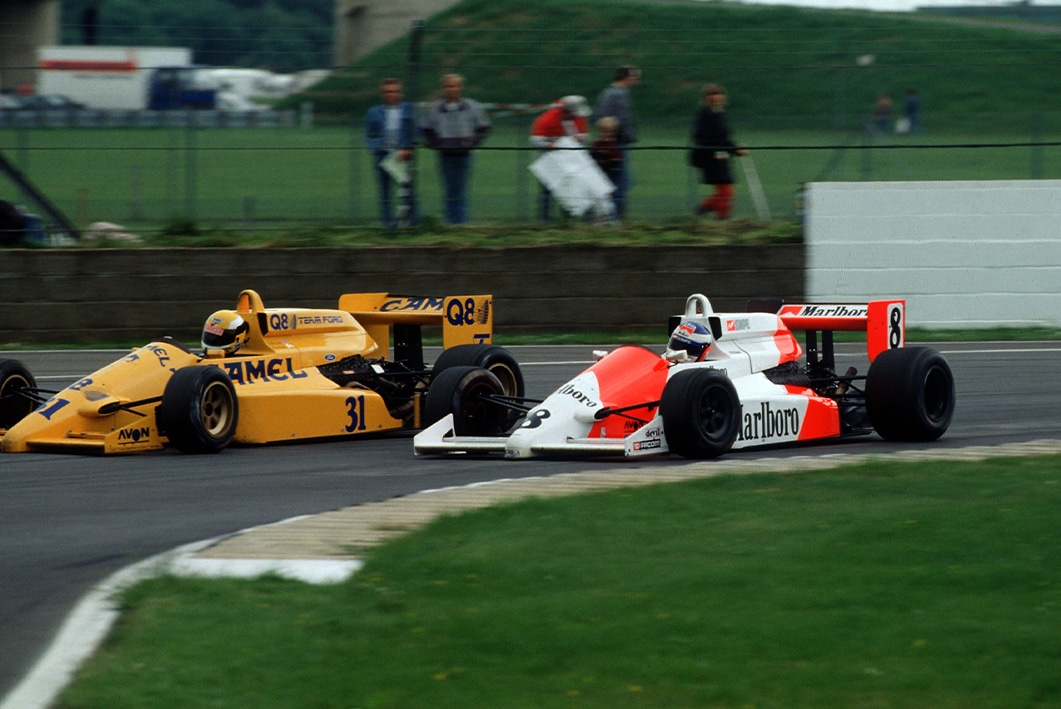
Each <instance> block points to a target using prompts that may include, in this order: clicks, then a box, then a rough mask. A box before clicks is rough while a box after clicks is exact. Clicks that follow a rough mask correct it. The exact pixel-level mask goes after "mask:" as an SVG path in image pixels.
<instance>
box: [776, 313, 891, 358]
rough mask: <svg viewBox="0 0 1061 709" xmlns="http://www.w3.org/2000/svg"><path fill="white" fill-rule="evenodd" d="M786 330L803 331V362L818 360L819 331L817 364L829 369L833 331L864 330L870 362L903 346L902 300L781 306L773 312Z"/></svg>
mask: <svg viewBox="0 0 1061 709" xmlns="http://www.w3.org/2000/svg"><path fill="white" fill-rule="evenodd" d="M777 314H778V316H779V317H780V318H781V321H782V322H783V323H784V324H785V326H786V327H788V329H789V330H794V331H799V330H802V331H804V332H805V333H806V334H807V363H808V364H810V365H815V364H818V363H819V349H818V337H817V333H821V359H820V363H821V364H824V365H825V366H826V367H828V368H829V369H833V368H834V365H835V362H834V361H833V336H832V334H833V333H834V332H865V333H866V353H867V354H868V355H869V359H870V361H871V362H872V361H873V360H874V359H876V358H877V355H878V354H880V353H881V352H883V351H884V350H893V349H897V348H899V347H905V346H906V301H905V300H873V301H870V302H869V303H855V304H852V303H807V304H803V305H782V306H781V309H780V310H778V311H777Z"/></svg>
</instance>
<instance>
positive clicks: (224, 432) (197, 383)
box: [156, 366, 239, 453]
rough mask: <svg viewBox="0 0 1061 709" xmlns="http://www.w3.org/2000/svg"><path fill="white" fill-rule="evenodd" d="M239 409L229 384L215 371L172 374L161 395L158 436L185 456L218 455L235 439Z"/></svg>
mask: <svg viewBox="0 0 1061 709" xmlns="http://www.w3.org/2000/svg"><path fill="white" fill-rule="evenodd" d="M238 419H239V406H238V404H237V401H236V388H235V387H234V386H233V385H232V380H231V379H229V378H228V375H227V374H225V373H224V372H223V371H221V370H220V369H219V368H217V367H212V366H211V367H185V368H184V369H178V370H177V371H176V372H174V374H173V376H172V377H170V380H169V381H168V382H167V383H166V389H165V391H163V392H162V403H160V404H159V405H158V411H157V414H156V420H157V421H158V428H159V433H161V434H163V435H165V436H167V437H168V438H169V442H170V444H171V445H172V446H173V447H174V448H176V449H177V450H180V451H183V452H184V453H217V452H218V451H221V450H222V449H224V448H225V446H227V445H228V444H229V443H230V442H231V441H232V438H233V437H234V436H235V435H236V422H237V421H238Z"/></svg>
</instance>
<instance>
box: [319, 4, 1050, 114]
mask: <svg viewBox="0 0 1061 709" xmlns="http://www.w3.org/2000/svg"><path fill="white" fill-rule="evenodd" d="M1040 29H1049V27H1045V28H1044V27H1038V28H1036V27H1029V26H1028V25H1027V24H1025V25H1020V26H1017V25H1012V26H1009V27H1004V26H999V25H997V24H996V25H994V26H985V25H977V24H974V23H955V22H953V21H950V20H949V19H947V18H941V17H940V16H938V15H930V14H926V13H899V14H890V13H881V12H854V11H849V10H838V11H835V10H820V9H797V8H791V7H778V6H763V5H742V4H737V3H726V2H708V3H704V2H700V3H689V2H636V1H629V0H621V1H618V2H616V1H615V0H583V1H581V2H577V3H571V2H567V1H566V0H539V1H538V2H535V3H526V2H523V1H522V0H464V2H461V3H459V4H458V5H456V6H455V7H453V8H451V9H450V10H448V11H446V12H444V13H442V14H440V15H437V16H435V17H432V18H430V19H429V20H428V21H427V23H426V25H425V29H424V33H423V43H422V48H421V54H420V62H421V66H420V74H419V84H420V89H421V91H420V93H419V94H418V95H417V96H416V97H415V98H418V99H422V98H426V97H427V96H428V95H430V94H434V93H437V88H438V78H439V75H440V74H441V73H442V72H445V71H458V72H461V73H463V74H464V75H465V76H466V78H467V88H468V95H469V96H473V97H475V98H478V99H480V100H482V101H489V102H498V103H501V102H504V103H539V104H540V103H545V102H549V101H553V100H556V99H557V98H558V97H560V96H563V95H566V94H572V93H574V94H583V95H585V96H588V97H590V98H591V99H592V98H593V97H595V96H596V95H597V92H599V91H600V90H601V89H602V88H603V87H604V86H605V85H606V84H607V83H608V82H609V81H611V78H612V72H613V70H614V68H615V67H616V66H618V65H620V64H628V63H632V64H637V65H639V66H641V67H642V68H643V69H644V81H643V82H642V84H641V86H639V87H638V88H637V89H636V90H635V91H636V97H637V106H638V113H639V115H640V116H642V117H644V118H646V119H650V120H652V121H664V122H666V121H677V122H678V125H681V126H682V127H683V128H684V127H685V126H687V125H688V119H689V117H690V116H691V114H692V112H693V110H694V109H695V107H696V105H697V102H698V98H699V90H700V88H701V87H702V86H703V84H705V83H707V82H709V81H716V82H721V83H723V84H725V85H726V87H727V88H728V89H729V93H730V97H731V109H732V110H733V111H734V112H736V113H738V114H739V115H741V116H742V123H743V125H745V126H747V127H749V128H756V129H768V128H769V129H772V128H777V127H784V128H788V129H794V128H822V127H831V128H847V129H850V128H857V127H861V124H862V119H863V118H864V117H865V116H866V115H867V114H868V113H870V112H871V110H872V107H873V105H874V102H875V101H876V99H877V95H878V93H879V92H881V91H888V92H890V93H891V94H892V97H893V99H894V100H895V102H896V108H897V110H898V109H899V108H900V107H901V103H902V98H903V94H904V93H905V91H906V90H907V89H910V88H913V89H917V90H918V92H919V93H920V94H921V96H922V98H923V100H924V107H925V112H926V120H927V125H928V126H930V127H932V128H934V129H940V128H959V129H961V130H975V131H981V132H982V131H987V132H989V133H993V132H996V131H1007V130H1009V129H1010V128H1012V123H1013V119H1015V118H1016V117H1017V116H1023V115H1025V114H1026V113H1027V112H1031V111H1043V110H1051V111H1052V110H1054V103H1053V102H1052V101H1051V100H1050V99H1049V98H1048V97H1052V96H1053V95H1054V92H1055V87H1056V85H1057V83H1058V80H1059V78H1061V65H1058V63H1057V42H1056V37H1055V35H1053V34H1051V33H1050V32H1041V31H1037V30H1040ZM408 58H409V37H408V36H407V37H403V38H401V39H399V40H397V41H395V42H393V43H392V44H390V45H389V46H387V47H385V48H383V49H381V50H379V51H376V52H374V53H372V54H370V55H369V56H367V57H365V58H363V59H361V60H360V61H358V62H356V63H354V64H352V65H350V66H349V67H346V68H344V69H342V70H340V71H337V72H336V73H335V74H334V75H333V77H332V78H331V79H330V80H329V81H327V82H324V83H322V84H320V85H318V86H317V87H316V88H315V89H314V91H313V92H312V93H311V94H310V95H309V96H308V97H309V98H311V99H312V100H313V101H314V103H315V105H316V107H317V110H318V111H319V112H320V113H323V114H332V115H335V116H345V117H350V116H353V117H358V116H360V115H362V114H363V112H364V110H365V109H367V107H368V106H369V105H371V104H372V103H374V102H376V101H377V93H376V91H377V84H378V80H379V79H380V78H382V77H383V76H386V75H388V74H398V75H400V76H404V75H405V73H406V68H407V62H408ZM1006 116H1009V119H1008V120H1007V119H1006ZM1007 123H1009V125H1006V124H1007Z"/></svg>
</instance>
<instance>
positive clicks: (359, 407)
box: [346, 395, 365, 433]
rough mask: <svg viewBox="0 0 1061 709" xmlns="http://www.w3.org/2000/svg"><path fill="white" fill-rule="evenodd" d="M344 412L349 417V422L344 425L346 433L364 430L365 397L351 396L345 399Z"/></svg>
mask: <svg viewBox="0 0 1061 709" xmlns="http://www.w3.org/2000/svg"><path fill="white" fill-rule="evenodd" d="M346 413H347V415H348V416H349V417H350V423H348V424H347V425H346V432H347V433H356V432H357V431H364V430H365V397H364V395H362V396H351V397H350V398H348V399H347V400H346Z"/></svg>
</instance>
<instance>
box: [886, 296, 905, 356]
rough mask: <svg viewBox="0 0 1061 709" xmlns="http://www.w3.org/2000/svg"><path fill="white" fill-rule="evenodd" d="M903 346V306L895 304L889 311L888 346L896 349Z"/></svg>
mask: <svg viewBox="0 0 1061 709" xmlns="http://www.w3.org/2000/svg"><path fill="white" fill-rule="evenodd" d="M902 346H903V307H902V306H901V305H893V306H892V307H891V312H889V313H888V347H890V348H891V349H893V350H894V349H896V348H898V347H902Z"/></svg>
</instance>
